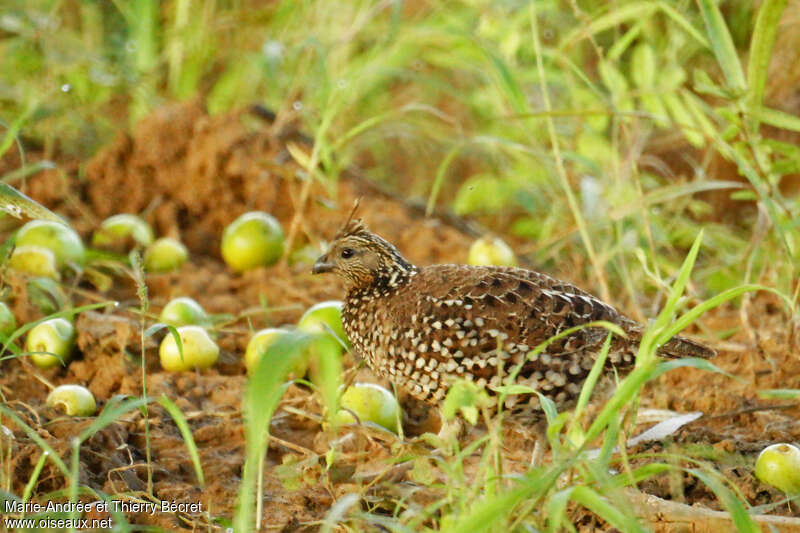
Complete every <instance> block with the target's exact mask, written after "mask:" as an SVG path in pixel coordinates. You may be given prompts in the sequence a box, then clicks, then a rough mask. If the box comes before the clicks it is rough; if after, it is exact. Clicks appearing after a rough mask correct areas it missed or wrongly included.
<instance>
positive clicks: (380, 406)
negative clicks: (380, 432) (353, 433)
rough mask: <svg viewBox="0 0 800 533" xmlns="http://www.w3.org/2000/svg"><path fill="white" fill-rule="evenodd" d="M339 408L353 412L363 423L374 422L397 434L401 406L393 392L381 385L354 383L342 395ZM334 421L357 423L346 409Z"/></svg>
mask: <svg viewBox="0 0 800 533" xmlns="http://www.w3.org/2000/svg"><path fill="white" fill-rule="evenodd" d="M339 406H340V407H342V408H347V409H350V410H351V411H353V413H355V414H356V416H358V418H359V419H360V420H361V421H362V422H373V423H375V424H378V425H379V426H383V427H385V428H386V429H388V430H389V431H393V432H395V433H397V420H398V419H399V417H400V404H399V403H397V399H396V398H395V397H394V395H393V394H392V393H391V392H389V391H388V390H386V389H384V388H383V387H381V386H379V385H374V384H372V383H353V384H352V385H351V386H349V387H348V388H347V390H346V391H344V394H342V397H341V399H340V400H339ZM334 420H335V421H336V422H337V423H339V424H352V423H355V422H356V420H355V418H353V415H352V414H351V413H350V412H348V411H346V410H345V409H339V412H338V413H336V416H335V417H334Z"/></svg>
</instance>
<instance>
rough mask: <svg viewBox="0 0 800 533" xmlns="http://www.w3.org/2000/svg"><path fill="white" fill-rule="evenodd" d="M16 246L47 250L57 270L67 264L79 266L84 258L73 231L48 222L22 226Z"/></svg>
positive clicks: (81, 246) (82, 247) (42, 221)
mask: <svg viewBox="0 0 800 533" xmlns="http://www.w3.org/2000/svg"><path fill="white" fill-rule="evenodd" d="M16 244H17V246H26V245H28V246H30V245H32V246H42V247H44V248H47V249H49V250H50V251H52V252H53V254H54V255H55V257H56V263H57V266H58V268H59V269H60V268H61V267H63V266H64V265H66V264H68V263H74V264H76V265H80V264H82V263H83V261H84V259H85V257H86V249H85V248H84V246H83V242H82V241H81V238H80V237H79V236H78V234H77V233H76V232H75V230H74V229H72V228H70V227H69V226H65V225H64V224H59V223H58V222H52V221H50V220H31V221H30V222H28V223H27V224H25V225H24V226H22V228H20V230H19V232H18V233H17V238H16Z"/></svg>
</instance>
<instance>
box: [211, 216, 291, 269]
mask: <svg viewBox="0 0 800 533" xmlns="http://www.w3.org/2000/svg"><path fill="white" fill-rule="evenodd" d="M283 239H284V237H283V229H282V228H281V225H280V223H279V222H278V221H277V220H276V219H275V217H273V216H272V215H270V214H268V213H264V212H262V211H251V212H249V213H245V214H243V215H241V216H240V217H239V218H237V219H236V220H234V221H233V222H231V223H230V225H228V227H227V228H225V231H223V232H222V246H221V251H222V258H223V259H224V260H225V263H227V265H228V266H229V267H231V269H233V270H234V271H236V272H244V271H246V270H251V269H253V268H257V267H260V266H269V265H272V264H273V263H275V262H276V261H277V260H278V259H280V257H281V255H282V254H283V246H284V242H283Z"/></svg>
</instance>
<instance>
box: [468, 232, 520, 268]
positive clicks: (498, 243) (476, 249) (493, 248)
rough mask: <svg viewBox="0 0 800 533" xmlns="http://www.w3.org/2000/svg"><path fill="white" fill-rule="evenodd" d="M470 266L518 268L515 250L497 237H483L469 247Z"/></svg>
mask: <svg viewBox="0 0 800 533" xmlns="http://www.w3.org/2000/svg"><path fill="white" fill-rule="evenodd" d="M467 262H468V263H469V264H470V265H496V266H517V258H516V257H515V256H514V252H513V250H511V248H510V247H509V246H508V245H507V244H506V243H505V242H503V241H502V240H500V239H498V238H497V237H481V238H480V239H478V240H477V241H475V242H473V243H472V246H470V247H469V257H468V259H467Z"/></svg>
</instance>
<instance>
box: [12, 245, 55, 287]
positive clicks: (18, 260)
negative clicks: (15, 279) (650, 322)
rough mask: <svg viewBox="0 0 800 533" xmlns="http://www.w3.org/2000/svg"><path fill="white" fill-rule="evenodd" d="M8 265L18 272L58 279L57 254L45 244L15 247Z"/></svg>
mask: <svg viewBox="0 0 800 533" xmlns="http://www.w3.org/2000/svg"><path fill="white" fill-rule="evenodd" d="M8 266H9V267H10V268H11V269H12V270H16V271H17V272H24V273H26V274H30V275H32V276H40V277H43V278H50V279H55V280H58V279H60V278H61V275H60V274H59V273H58V262H57V261H56V255H55V254H54V253H53V252H52V251H51V250H50V249H49V248H45V247H44V246H35V245H23V246H17V247H16V248H14V252H13V253H12V254H11V257H10V258H9V260H8Z"/></svg>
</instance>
